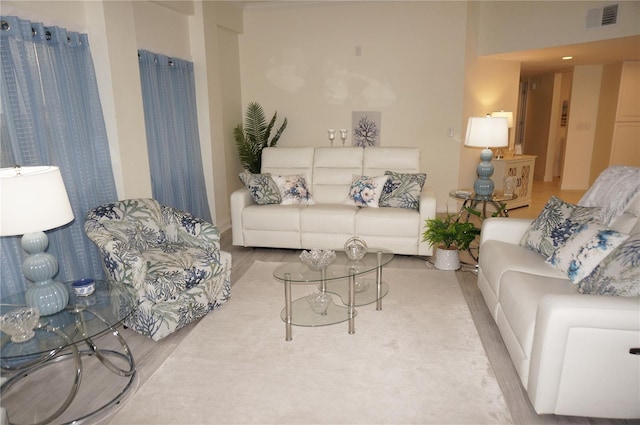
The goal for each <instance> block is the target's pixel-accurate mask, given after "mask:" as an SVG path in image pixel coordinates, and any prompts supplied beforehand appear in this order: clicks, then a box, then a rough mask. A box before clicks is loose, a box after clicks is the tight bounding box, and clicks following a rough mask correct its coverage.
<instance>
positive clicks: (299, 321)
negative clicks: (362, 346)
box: [273, 248, 393, 341]
mask: <svg viewBox="0 0 640 425" xmlns="http://www.w3.org/2000/svg"><path fill="white" fill-rule="evenodd" d="M391 260H393V253H392V252H390V251H388V250H385V249H375V248H373V249H369V250H368V251H367V253H366V254H365V256H364V257H363V258H362V259H361V260H357V261H354V260H350V259H349V258H348V257H347V256H346V254H345V253H344V252H336V259H335V260H334V261H333V262H332V263H331V264H329V265H328V266H327V267H326V268H325V269H324V270H312V269H310V268H309V267H308V266H307V265H306V264H304V263H303V262H302V261H300V260H297V261H291V262H288V263H285V264H283V265H281V266H279V267H277V268H276V269H275V271H274V272H273V276H274V277H275V278H276V279H277V280H279V281H281V282H284V289H285V307H284V308H283V310H282V312H281V314H280V317H281V318H282V320H283V321H284V322H285V339H286V340H287V341H291V339H292V334H291V326H292V325H295V326H326V325H333V324H336V323H341V322H345V321H348V322H349V333H350V334H353V333H355V317H356V315H357V311H356V310H355V307H356V306H361V305H366V304H371V303H374V302H375V303H376V310H382V298H384V297H385V296H386V295H387V294H388V293H389V285H388V284H387V283H386V282H384V281H383V280H382V268H383V267H385V266H387V265H388V264H389V263H390V262H391ZM372 272H376V278H375V279H371V278H364V277H363V275H365V274H369V273H372ZM345 281H347V282H348V283H346V284H345ZM292 284H312V285H317V286H318V291H319V292H318V293H317V294H311V295H307V296H304V297H301V298H298V299H296V300H294V301H292V300H291V285H292ZM325 294H335V295H337V296H338V297H339V298H340V300H341V304H337V303H335V302H334V300H333V297H331V301H329V302H328V306H327V308H326V310H325V311H323V312H319V313H318V312H316V311H314V309H313V307H312V305H311V304H312V303H313V302H314V301H313V300H311V302H310V297H313V296H319V297H322V296H323V295H325Z"/></svg>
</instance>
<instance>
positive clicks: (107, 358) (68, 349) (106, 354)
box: [0, 280, 138, 424]
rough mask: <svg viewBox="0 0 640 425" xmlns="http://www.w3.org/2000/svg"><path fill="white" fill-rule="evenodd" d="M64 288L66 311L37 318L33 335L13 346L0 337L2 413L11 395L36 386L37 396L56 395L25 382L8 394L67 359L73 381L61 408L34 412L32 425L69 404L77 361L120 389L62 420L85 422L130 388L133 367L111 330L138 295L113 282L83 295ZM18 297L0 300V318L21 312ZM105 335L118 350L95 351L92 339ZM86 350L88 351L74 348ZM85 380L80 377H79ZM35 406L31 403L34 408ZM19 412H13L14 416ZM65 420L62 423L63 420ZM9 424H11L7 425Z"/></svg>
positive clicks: (56, 415)
mask: <svg viewBox="0 0 640 425" xmlns="http://www.w3.org/2000/svg"><path fill="white" fill-rule="evenodd" d="M65 285H66V286H67V288H68V289H69V304H68V305H67V307H66V308H65V309H64V310H62V311H60V312H58V313H56V314H52V315H49V316H42V317H41V318H40V320H39V322H38V324H37V325H36V327H35V329H34V331H35V336H34V337H33V338H31V339H30V340H28V341H25V342H22V343H14V342H12V341H11V338H10V337H9V336H8V335H5V334H4V333H3V334H1V335H0V367H1V369H2V372H3V375H7V376H8V377H9V378H8V379H7V380H6V381H5V382H4V383H3V384H2V386H1V387H0V395H1V396H2V401H3V407H5V408H7V406H10V405H11V404H12V403H11V402H12V397H13V395H14V393H15V394H16V395H17V393H19V392H20V389H24V388H25V387H26V388H28V387H30V386H31V385H33V386H37V388H38V392H42V391H48V389H46V388H47V385H48V386H49V387H50V390H51V391H55V392H59V391H60V388H58V387H57V385H56V382H47V383H43V382H33V383H32V382H26V383H21V384H20V385H17V388H18V390H16V391H10V390H11V388H12V387H13V386H14V384H16V383H17V382H19V381H22V380H23V379H28V377H29V376H30V375H32V374H34V375H36V376H37V374H35V372H36V371H39V370H41V369H44V368H48V367H55V366H56V365H58V364H59V363H60V362H62V361H65V360H71V361H73V363H74V369H73V370H74V375H75V376H74V377H73V383H72V384H71V389H70V391H69V394H68V395H67V396H66V398H64V397H61V398H64V400H63V402H62V404H61V405H60V406H59V407H58V408H57V409H56V410H55V411H54V412H53V413H49V414H48V416H47V413H48V412H44V413H38V415H37V416H35V415H32V416H31V417H37V418H40V419H39V420H38V422H36V423H37V424H48V423H51V422H52V421H53V420H55V419H56V418H59V417H60V418H61V415H62V414H63V413H64V412H65V410H67V408H68V407H69V406H70V405H71V403H72V402H73V400H74V399H75V397H76V395H77V394H78V390H79V388H80V382H81V380H82V375H83V367H82V357H85V356H94V357H95V358H96V359H98V360H99V362H100V364H102V365H103V366H104V367H106V368H107V369H108V370H109V371H111V372H112V373H114V374H116V375H118V376H119V377H123V378H125V379H124V381H125V382H124V384H123V385H124V388H123V389H122V390H121V391H120V392H119V393H118V394H117V395H116V396H115V397H114V398H113V399H111V400H109V401H108V402H107V403H106V404H104V405H102V406H100V407H98V408H96V409H94V410H92V411H91V412H88V413H86V414H84V415H83V416H81V417H79V418H76V419H73V420H72V421H68V423H74V424H79V423H82V422H84V421H85V420H86V419H88V418H90V417H92V416H94V415H96V414H98V413H101V412H103V411H105V410H106V409H107V408H109V407H111V406H114V405H115V404H117V403H118V402H119V401H120V400H121V399H122V397H123V396H124V395H125V394H126V393H127V392H128V391H129V390H130V389H131V388H132V387H133V383H134V378H135V375H136V366H135V361H134V359H133V355H132V354H131V351H130V349H129V346H128V345H127V343H126V342H125V340H124V338H123V337H122V336H121V335H120V333H119V332H118V331H117V329H116V328H117V327H118V326H120V325H121V324H122V322H123V321H124V320H125V319H126V318H127V317H128V316H129V315H130V314H132V313H133V312H134V311H135V309H136V308H137V305H138V295H137V293H136V291H135V289H134V288H133V287H131V286H129V285H125V284H122V283H117V282H108V281H101V280H96V289H95V292H94V293H93V294H91V295H88V296H78V295H75V294H74V291H73V289H72V287H71V282H66V283H65ZM24 306H25V300H24V294H17V295H13V296H9V297H4V298H2V299H0V314H5V313H7V312H9V311H11V310H14V309H17V308H20V307H24ZM107 333H111V334H112V335H113V336H114V337H115V338H116V339H117V340H118V343H119V345H120V346H121V351H114V350H106V349H100V348H98V347H97V345H96V344H95V342H94V339H96V338H98V337H100V336H102V335H105V334H107ZM82 345H86V346H87V347H88V349H84V350H81V349H80V348H79V347H80V346H82ZM85 379H86V378H85ZM34 406H36V407H37V403H36V404H34ZM7 412H8V415H9V418H10V419H11V418H12V416H13V415H12V413H11V410H10V409H7ZM16 413H19V412H16ZM42 418H44V419H42ZM65 420H66V418H65ZM11 423H14V421H13V420H11Z"/></svg>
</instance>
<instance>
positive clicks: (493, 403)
mask: <svg viewBox="0 0 640 425" xmlns="http://www.w3.org/2000/svg"><path fill="white" fill-rule="evenodd" d="M277 265H278V263H267V262H256V263H254V264H253V265H252V266H251V268H250V269H249V270H248V271H247V272H246V273H245V275H244V276H243V277H242V278H241V279H240V280H239V281H238V282H236V283H235V284H234V286H233V289H232V298H231V300H230V301H229V302H228V303H227V304H226V305H225V306H224V307H223V308H221V309H220V310H218V311H216V312H214V313H212V314H210V315H208V316H207V317H205V318H204V319H203V320H202V321H201V322H200V323H199V324H198V325H197V326H196V327H195V329H193V331H192V332H191V334H190V335H188V336H187V337H186V338H185V339H184V341H183V342H182V343H181V344H180V345H179V346H178V347H177V348H176V350H175V351H174V352H173V353H172V354H171V355H170V356H169V357H168V358H167V359H166V361H165V362H164V363H163V364H162V366H161V367H160V368H159V369H158V370H157V371H156V372H155V373H154V375H152V376H151V377H150V378H149V379H148V380H147V382H145V384H144V385H142V387H141V388H139V389H138V390H137V393H136V394H135V395H133V396H132V398H130V399H129V400H128V401H127V402H126V403H125V405H124V406H123V407H122V408H121V409H120V410H119V411H118V412H117V413H116V414H115V415H114V417H113V418H112V419H111V421H110V423H111V424H127V425H133V424H489V423H492V424H507V423H511V416H510V415H509V411H508V409H507V407H506V405H505V402H504V398H503V396H502V393H501V392H500V388H499V387H498V383H497V382H496V379H495V376H494V374H493V370H492V369H491V366H490V364H489V361H488V359H487V356H486V354H485V352H484V350H483V348H482V344H481V342H480V340H479V338H478V334H477V332H476V329H475V327H474V325H473V321H472V319H471V316H470V313H469V310H468V307H467V305H466V303H465V301H464V297H463V295H462V292H461V291H460V287H459V286H458V283H457V280H456V277H455V274H454V273H453V272H443V271H435V270H427V269H426V268H425V269H424V270H400V269H392V268H388V269H385V271H384V280H385V281H386V282H388V284H389V287H390V291H389V294H388V295H387V297H385V298H384V300H383V309H382V311H376V309H375V304H371V305H367V306H363V307H358V308H357V311H358V315H357V318H356V322H355V328H356V333H355V334H353V335H349V334H348V333H347V323H346V322H345V323H340V324H337V325H333V326H323V327H315V328H307V327H295V326H294V327H293V340H292V341H289V342H287V341H285V339H284V332H285V329H284V323H283V322H282V320H281V319H280V311H281V309H282V308H283V306H284V289H283V285H282V283H279V282H278V281H276V280H274V279H273V277H272V276H273V275H272V272H273V269H274V268H275V267H276V266H277ZM293 289H294V290H293V291H292V292H293V295H294V299H295V297H297V296H301V295H304V294H306V293H311V292H313V289H314V288H311V287H309V286H304V285H302V286H294V288H293Z"/></svg>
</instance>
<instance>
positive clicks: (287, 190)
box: [271, 174, 316, 205]
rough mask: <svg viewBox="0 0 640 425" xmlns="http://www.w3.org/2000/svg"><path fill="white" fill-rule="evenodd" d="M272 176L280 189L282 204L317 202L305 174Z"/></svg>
mask: <svg viewBox="0 0 640 425" xmlns="http://www.w3.org/2000/svg"><path fill="white" fill-rule="evenodd" d="M271 178H273V181H274V182H276V185H277V186H278V189H279V190H280V197H281V198H282V201H281V202H280V204H281V205H314V204H315V203H316V201H315V200H314V199H313V197H312V196H311V192H310V191H309V188H308V187H307V181H306V179H305V178H304V176H303V175H299V174H294V175H291V176H272V177H271Z"/></svg>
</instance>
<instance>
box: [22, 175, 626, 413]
mask: <svg viewBox="0 0 640 425" xmlns="http://www.w3.org/2000/svg"><path fill="white" fill-rule="evenodd" d="M534 192H535V193H534V196H535V198H536V199H535V200H534V203H533V205H532V206H531V207H528V208H520V209H517V210H512V211H511V212H510V215H511V216H513V217H535V216H536V215H537V214H538V213H539V212H540V210H541V209H542V207H543V206H544V203H545V202H546V200H547V199H548V198H549V196H550V195H551V194H557V195H559V196H560V197H561V198H562V199H565V200H567V201H577V200H578V199H579V197H580V196H581V193H580V194H578V193H563V192H559V191H557V184H554V183H544V184H543V183H541V184H534ZM571 197H573V198H571ZM222 249H224V250H225V251H228V252H230V253H231V254H232V256H233V271H232V282H236V281H237V280H238V279H239V278H240V277H241V276H242V275H243V274H244V273H245V272H246V271H247V270H248V268H249V267H250V266H251V264H252V263H253V262H254V261H256V260H260V261H277V262H283V261H289V260H292V259H294V258H296V257H297V256H298V254H299V252H298V251H295V250H283V249H267V248H241V247H234V246H232V245H231V232H230V231H228V232H225V233H224V234H223V235H222ZM466 260H467V262H468V264H465V266H464V267H463V269H462V270H461V271H458V272H456V274H457V277H458V281H459V284H460V287H461V289H462V292H463V293H464V296H465V299H466V301H467V303H468V305H469V309H470V311H471V315H472V317H473V320H474V323H475V325H476V328H477V330H478V333H479V335H480V338H481V340H482V343H483V345H484V347H485V350H486V352H487V356H488V358H489V360H490V362H491V365H492V367H493V369H494V372H495V374H496V377H497V380H498V383H499V385H500V387H501V389H502V391H503V394H504V397H505V399H506V402H507V405H508V406H509V409H510V411H511V415H512V417H513V421H514V423H515V424H584V425H587V424H598V425H600V424H602V425H605V424H630V423H632V421H616V420H608V419H594V418H579V417H566V416H556V415H537V414H536V413H535V412H534V411H533V409H532V407H531V405H530V403H529V401H528V399H527V396H526V393H525V391H524V390H523V388H522V386H521V385H520V380H519V378H518V376H517V374H516V371H515V369H514V367H513V365H512V363H511V361H510V358H509V355H508V353H507V350H506V348H505V346H504V344H503V342H502V338H501V337H500V333H499V331H498V329H497V327H496V325H495V323H494V321H493V319H492V317H491V315H490V313H489V310H488V309H487V307H486V304H485V303H484V300H483V298H482V295H481V293H480V291H479V290H478V287H477V285H476V274H475V264H474V263H473V261H472V259H471V258H466ZM391 267H394V268H413V269H420V268H425V267H432V266H431V258H428V257H414V256H396V257H395V258H394V260H393V262H392V265H391ZM232 293H233V292H232ZM223 308H224V307H223ZM212 314H215V312H214V313H212ZM193 326H194V325H193V324H192V325H190V326H188V327H186V328H183V329H182V330H181V331H179V332H177V333H175V334H173V335H170V336H169V337H167V338H165V339H163V340H162V341H160V342H153V341H152V340H150V339H147V338H145V337H142V336H140V335H138V334H136V333H134V332H132V331H130V330H128V329H121V330H120V333H121V334H122V335H123V336H124V338H125V339H126V341H127V343H128V344H129V347H130V348H131V351H132V353H133V355H134V356H135V359H136V363H137V367H138V369H137V370H138V377H137V387H140V386H141V385H142V384H143V383H144V382H145V381H146V380H147V379H148V378H149V377H150V376H151V375H152V374H153V373H154V371H155V370H157V368H158V367H159V366H160V365H161V364H162V362H163V361H164V359H165V358H166V357H167V356H168V355H169V354H170V353H171V352H172V351H173V350H174V349H175V348H176V347H177V345H178V344H180V341H182V339H184V338H185V337H186V336H187V335H188V334H189V332H190V331H191V330H192V329H193ZM99 343H100V344H101V345H103V346H104V347H113V349H115V348H116V347H117V344H116V343H115V339H114V338H113V337H112V336H110V335H107V336H104V337H102V338H101V339H100V340H99ZM284 343H285V341H284V337H283V344H284ZM91 372H93V373H97V374H98V375H95V376H88V374H86V376H85V377H84V378H83V384H82V385H83V386H82V387H81V393H82V394H80V395H79V396H78V397H77V400H76V401H74V403H73V404H72V406H71V408H70V411H69V413H68V414H67V415H65V416H63V417H62V419H63V420H64V419H66V420H70V419H71V418H74V417H77V416H78V413H77V412H79V411H80V410H79V409H82V408H83V404H85V403H97V402H98V401H99V399H100V398H101V397H104V396H98V397H96V396H91V397H87V396H85V395H84V394H86V393H89V392H91V391H93V392H94V393H95V392H97V393H100V394H101V393H104V394H110V395H111V396H112V394H114V390H113V389H112V388H110V384H109V383H108V382H109V381H113V380H114V379H116V380H117V379H118V378H115V377H114V376H113V375H111V374H110V373H105V372H103V371H102V370H101V368H100V367H98V366H96V367H95V368H92V370H91ZM101 373H104V375H100V374H101ZM116 384H117V383H116ZM435 384H436V383H425V385H435ZM188 385H189V383H188V382H185V386H188ZM176 391H179V389H176ZM33 396H34V392H27V391H24V395H20V397H15V398H16V399H18V400H16V401H15V402H16V403H18V404H20V403H22V406H24V407H23V408H21V409H19V410H20V411H23V412H26V411H29V410H30V408H29V407H28V406H29V405H30V403H33V402H34V400H33ZM20 398H22V400H20ZM42 398H44V399H45V400H46V399H48V398H52V396H51V395H48V394H46V393H45V394H44V395H43V397H42ZM122 403H126V397H125V399H124V400H123V401H122ZM112 411H113V410H112ZM112 411H110V412H107V413H105V414H104V415H103V416H102V417H98V418H97V419H96V418H94V419H92V420H91V421H89V422H88V423H103V424H107V423H109V416H110V414H111V413H112ZM23 416H24V417H25V418H29V415H28V414H25V415H23ZM14 420H15V421H18V420H19V418H17V417H16V418H14V417H13V416H12V421H14ZM21 421H22V420H21ZM636 423H637V422H636ZM132 425H134V424H132Z"/></svg>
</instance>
